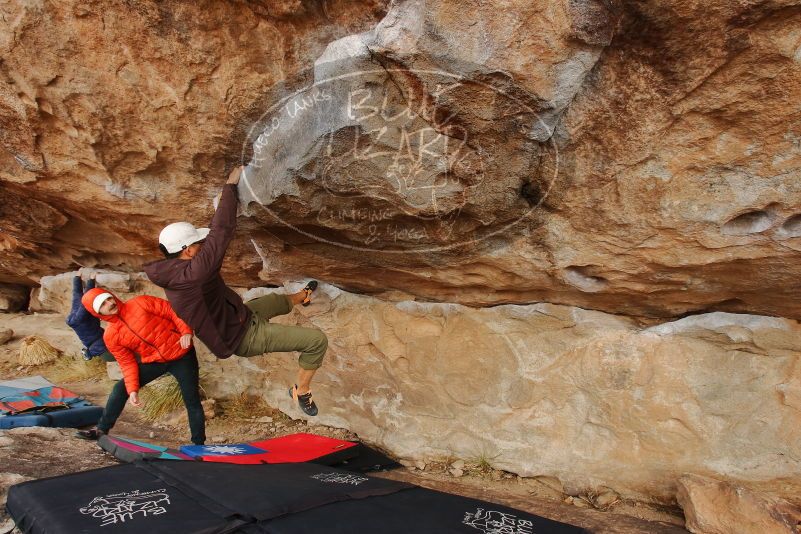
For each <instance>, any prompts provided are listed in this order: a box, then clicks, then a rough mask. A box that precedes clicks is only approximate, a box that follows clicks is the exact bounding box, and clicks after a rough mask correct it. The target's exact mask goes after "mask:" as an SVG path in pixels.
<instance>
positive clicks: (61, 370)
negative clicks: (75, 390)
mask: <svg viewBox="0 0 801 534" xmlns="http://www.w3.org/2000/svg"><path fill="white" fill-rule="evenodd" d="M45 374H46V375H47V378H48V379H49V380H51V381H53V382H55V383H57V384H58V383H64V382H80V381H81V380H90V379H105V378H108V374H107V372H106V362H104V361H103V360H102V359H101V358H92V359H91V360H89V361H86V360H84V359H83V356H81V355H80V354H64V355H63V356H61V357H60V358H58V359H57V360H56V361H55V362H54V363H53V365H52V366H51V367H50V369H48V370H47V372H46V373H45Z"/></svg>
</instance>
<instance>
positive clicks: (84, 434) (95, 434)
mask: <svg viewBox="0 0 801 534" xmlns="http://www.w3.org/2000/svg"><path fill="white" fill-rule="evenodd" d="M103 434H105V432H103V431H102V430H98V429H96V428H90V429H89V430H79V431H77V432H76V433H75V437H76V438H81V439H87V440H89V441H96V440H97V439H98V438H99V437H100V436H102V435H103Z"/></svg>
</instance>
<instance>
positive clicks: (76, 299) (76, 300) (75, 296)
mask: <svg viewBox="0 0 801 534" xmlns="http://www.w3.org/2000/svg"><path fill="white" fill-rule="evenodd" d="M81 297H83V280H81V275H78V276H73V277H72V307H71V308H70V315H74V314H75V312H77V311H78V310H79V309H81V308H83V304H81Z"/></svg>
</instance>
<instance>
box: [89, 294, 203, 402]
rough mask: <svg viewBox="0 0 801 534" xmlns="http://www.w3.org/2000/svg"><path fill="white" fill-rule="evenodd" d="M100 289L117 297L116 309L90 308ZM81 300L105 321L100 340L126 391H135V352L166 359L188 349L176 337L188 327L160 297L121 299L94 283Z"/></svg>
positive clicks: (188, 330)
mask: <svg viewBox="0 0 801 534" xmlns="http://www.w3.org/2000/svg"><path fill="white" fill-rule="evenodd" d="M101 293H109V294H110V295H111V296H112V297H113V298H114V300H116V301H117V308H118V310H119V312H118V313H116V314H114V315H100V314H99V313H96V312H95V310H94V309H92V302H93V301H94V300H95V297H97V296H98V295H100V294H101ZM81 303H82V304H83V306H84V307H85V308H86V309H87V310H88V311H89V313H91V314H92V315H94V316H95V317H98V318H100V319H101V320H103V321H107V322H108V327H107V328H106V333H105V334H103V341H104V342H105V344H106V348H108V350H109V352H111V354H113V355H114V358H116V360H117V362H119V364H120V369H121V370H122V376H123V379H124V380H125V389H127V390H128V393H133V392H134V391H139V367H138V365H137V361H136V355H139V361H141V362H142V363H154V362H168V361H171V360H177V359H179V358H181V357H183V356H184V355H185V354H186V353H187V352H188V351H189V349H188V348H186V349H182V348H181V345H180V342H179V341H180V339H181V336H182V335H184V334H192V329H191V328H189V325H187V324H186V323H185V322H183V321H182V320H181V319H179V318H178V316H177V315H176V314H175V312H174V311H173V309H172V307H171V306H170V303H169V302H167V301H166V300H164V299H160V298H157V297H151V296H147V295H142V296H139V297H134V298H132V299H131V300H129V301H128V302H122V301H121V300H120V299H118V298H117V297H116V296H115V295H114V294H113V293H111V291H109V290H107V289H101V288H99V287H96V288H93V289H90V290H89V291H87V292H86V293H85V294H84V295H83V297H82V298H81Z"/></svg>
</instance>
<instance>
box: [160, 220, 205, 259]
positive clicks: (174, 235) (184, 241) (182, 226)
mask: <svg viewBox="0 0 801 534" xmlns="http://www.w3.org/2000/svg"><path fill="white" fill-rule="evenodd" d="M209 232H210V230H209V229H208V228H195V226H194V225H193V224H191V223H188V222H177V223H172V224H168V225H167V226H165V227H164V230H162V231H161V233H160V234H159V244H160V245H162V246H163V247H164V248H165V249H166V250H167V253H169V254H174V253H176V252H181V251H182V250H183V249H185V248H186V247H188V246H189V245H191V244H193V243H197V242H198V241H203V240H204V239H206V236H207V235H209Z"/></svg>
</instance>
